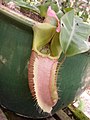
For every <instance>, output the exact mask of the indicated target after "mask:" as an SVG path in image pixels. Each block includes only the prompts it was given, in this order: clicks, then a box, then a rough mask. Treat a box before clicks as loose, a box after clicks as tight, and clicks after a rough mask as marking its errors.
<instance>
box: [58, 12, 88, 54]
mask: <svg viewBox="0 0 90 120" xmlns="http://www.w3.org/2000/svg"><path fill="white" fill-rule="evenodd" d="M89 35H90V25H89V24H87V23H84V22H83V21H82V19H80V18H78V17H75V16H74V10H71V11H69V12H67V13H66V14H65V15H64V16H63V17H62V18H61V33H60V43H61V47H62V50H63V52H64V54H66V56H73V55H76V54H80V53H83V52H86V51H88V50H89V49H90V46H89V42H88V37H89Z"/></svg>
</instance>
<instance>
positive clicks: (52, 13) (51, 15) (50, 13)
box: [47, 6, 60, 32]
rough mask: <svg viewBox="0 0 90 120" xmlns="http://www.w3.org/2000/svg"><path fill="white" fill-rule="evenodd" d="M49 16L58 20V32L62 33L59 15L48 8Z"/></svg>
mask: <svg viewBox="0 0 90 120" xmlns="http://www.w3.org/2000/svg"><path fill="white" fill-rule="evenodd" d="M47 16H50V17H54V18H55V19H56V20H57V22H58V26H57V28H56V31H57V32H60V21H59V19H58V17H57V15H56V13H55V11H54V10H52V9H51V6H49V7H48V10H47Z"/></svg>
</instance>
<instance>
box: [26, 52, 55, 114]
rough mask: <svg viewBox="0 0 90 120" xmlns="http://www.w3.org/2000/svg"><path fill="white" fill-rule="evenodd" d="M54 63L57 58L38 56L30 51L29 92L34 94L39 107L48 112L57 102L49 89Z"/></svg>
mask: <svg viewBox="0 0 90 120" xmlns="http://www.w3.org/2000/svg"><path fill="white" fill-rule="evenodd" d="M55 63H56V64H57V60H51V59H50V58H48V57H42V56H39V55H37V53H36V52H34V51H32V54H31V58H30V63H29V67H28V79H29V87H30V90H31V93H32V95H33V96H35V98H36V100H37V103H38V105H39V107H40V108H41V109H42V110H43V111H44V112H48V113H50V112H51V110H52V107H53V106H54V105H55V104H56V102H57V101H54V100H53V99H52V94H53V93H52V90H50V89H51V88H52V87H50V85H52V84H51V83H50V82H52V80H51V78H52V77H51V75H52V74H51V72H52V68H53V64H55ZM32 64H33V65H32ZM54 74H55V73H54ZM55 82H56V81H55ZM55 88H56V87H55ZM53 92H56V91H53Z"/></svg>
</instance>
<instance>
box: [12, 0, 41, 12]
mask: <svg viewBox="0 0 90 120" xmlns="http://www.w3.org/2000/svg"><path fill="white" fill-rule="evenodd" d="M14 2H15V3H16V4H17V5H18V6H20V7H22V8H25V9H29V10H31V11H35V12H37V13H40V11H39V9H38V8H37V7H36V6H35V5H31V4H30V3H27V2H24V1H23V0H14Z"/></svg>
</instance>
